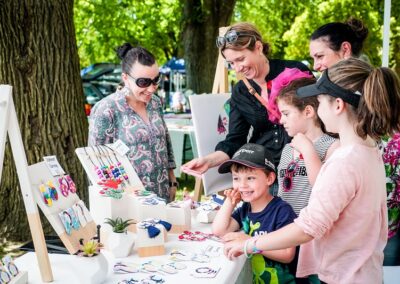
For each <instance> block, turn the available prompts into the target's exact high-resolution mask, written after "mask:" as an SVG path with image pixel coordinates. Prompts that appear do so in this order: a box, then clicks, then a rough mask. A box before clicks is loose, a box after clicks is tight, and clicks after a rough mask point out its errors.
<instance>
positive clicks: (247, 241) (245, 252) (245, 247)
mask: <svg viewBox="0 0 400 284" xmlns="http://www.w3.org/2000/svg"><path fill="white" fill-rule="evenodd" d="M250 240H251V238H250V239H247V240H246V241H245V242H244V247H243V253H244V255H245V256H246V258H251V254H248V253H247V246H248V244H249V242H250Z"/></svg>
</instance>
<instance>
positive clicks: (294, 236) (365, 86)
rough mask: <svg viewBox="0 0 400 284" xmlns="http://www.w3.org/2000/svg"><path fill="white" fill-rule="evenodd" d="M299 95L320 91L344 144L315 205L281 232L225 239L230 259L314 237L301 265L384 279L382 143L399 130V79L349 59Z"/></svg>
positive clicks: (325, 169)
mask: <svg viewBox="0 0 400 284" xmlns="http://www.w3.org/2000/svg"><path fill="white" fill-rule="evenodd" d="M296 94H297V95H298V96H299V97H302V98H304V97H311V96H317V97H318V101H319V106H318V115H319V117H320V118H321V120H322V121H323V123H324V125H325V127H326V130H327V131H329V132H333V133H339V136H340V147H339V148H338V149H336V150H335V152H334V153H333V154H332V156H331V157H330V158H329V159H328V160H327V161H326V162H325V164H324V165H323V166H322V168H321V170H320V172H319V174H318V176H317V179H316V181H315V184H314V187H313V190H312V193H311V197H310V200H309V204H308V205H307V207H305V208H303V209H302V210H301V211H300V215H299V217H298V218H297V219H295V220H294V223H292V224H289V225H287V226H285V227H283V228H281V229H279V230H277V231H275V232H272V233H269V234H266V235H263V236H261V237H259V238H253V239H252V240H251V241H249V242H250V245H247V246H245V242H244V241H243V240H233V241H231V242H227V243H225V247H224V253H225V255H226V256H227V257H228V258H229V259H233V258H234V257H237V256H238V255H240V254H242V253H243V251H244V250H245V251H246V253H251V252H254V251H256V252H257V251H260V250H261V251H270V250H278V249H283V248H288V247H293V246H294V245H299V244H302V243H306V242H309V241H312V245H313V247H314V249H313V250H312V252H313V254H312V255H310V256H309V257H308V258H307V259H305V260H304V261H303V262H299V265H298V269H299V268H301V269H303V270H304V271H308V274H318V277H319V279H320V280H321V281H323V282H326V283H382V281H383V269H382V264H383V249H384V247H385V245H386V242H387V237H388V221H387V205H386V188H385V180H386V177H385V170H384V164H383V160H382V155H381V153H380V150H379V148H378V146H377V143H376V142H377V141H378V140H379V139H380V137H382V136H383V135H385V134H391V133H394V132H399V130H400V80H399V78H398V77H397V75H396V74H395V73H394V72H393V71H392V70H391V69H389V68H385V67H381V68H373V67H371V66H370V65H369V64H368V63H366V62H363V61H361V60H358V59H355V58H350V59H347V60H341V61H339V62H338V63H337V64H335V65H334V66H332V67H331V68H329V69H327V70H326V71H325V72H324V73H323V74H322V76H321V78H320V79H319V80H318V82H317V83H316V84H314V85H310V86H306V87H302V88H299V89H298V90H297V92H296Z"/></svg>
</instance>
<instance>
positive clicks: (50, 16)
mask: <svg viewBox="0 0 400 284" xmlns="http://www.w3.org/2000/svg"><path fill="white" fill-rule="evenodd" d="M73 3H74V1H73V0H58V1H56V0H53V1H50V0H8V1H7V0H0V84H8V85H11V86H13V99H14V103H15V108H16V112H17V116H18V121H19V125H20V128H21V132H22V133H21V134H22V139H23V143H24V147H25V153H26V156H27V160H28V164H34V163H37V162H40V161H42V157H43V156H48V155H56V156H57V158H58V160H59V162H60V164H61V165H62V166H63V168H64V170H65V171H66V173H68V174H70V175H71V177H72V179H73V180H74V181H75V183H76V185H77V188H78V193H79V196H80V197H81V199H83V200H87V190H86V189H87V181H86V177H85V175H84V174H83V169H82V167H81V165H80V163H79V160H78V159H77V157H76V155H75V152H74V151H75V148H77V147H81V146H84V145H85V144H86V143H87V118H86V116H85V113H84V107H83V106H84V96H83V89H82V82H81V78H80V75H79V69H80V67H79V57H78V52H77V46H76V40H75V27H74V22H73ZM32 190H39V189H38V188H35V187H34V188H32ZM0 196H1V197H0V200H1V201H0V204H1V206H0V236H1V239H0V243H1V242H2V241H4V240H5V239H7V240H14V241H24V240H27V239H29V238H30V232H29V229H28V228H29V227H28V222H27V216H26V213H25V209H24V204H23V201H22V198H21V191H20V188H19V182H18V177H17V173H16V169H15V165H14V161H13V158H12V154H11V151H10V144H9V141H7V146H6V153H5V161H4V167H3V174H2V178H1V183H0ZM42 223H43V224H44V231H45V233H50V232H52V229H51V227H50V225H49V223H48V222H47V221H45V220H44V219H43V218H42Z"/></svg>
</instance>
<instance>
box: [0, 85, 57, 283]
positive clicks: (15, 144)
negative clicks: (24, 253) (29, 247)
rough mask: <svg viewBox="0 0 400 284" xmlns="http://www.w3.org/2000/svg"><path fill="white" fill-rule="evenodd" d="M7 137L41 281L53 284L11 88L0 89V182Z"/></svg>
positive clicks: (1, 86) (6, 86) (0, 87)
mask: <svg viewBox="0 0 400 284" xmlns="http://www.w3.org/2000/svg"><path fill="white" fill-rule="evenodd" d="M7 133H8V137H9V141H10V145H11V150H12V153H13V157H14V161H15V166H16V168H17V173H18V178H19V183H20V187H21V192H22V197H23V200H24V204H25V210H26V214H27V216H28V223H29V228H30V231H31V235H32V240H33V244H34V247H35V251H36V257H37V261H38V264H39V269H40V274H41V277H42V281H43V282H52V281H53V272H52V270H51V266H50V261H49V255H48V253H47V247H46V242H45V239H44V234H43V228H42V223H41V221H40V216H39V211H38V208H37V205H36V202H35V200H34V197H33V194H32V188H31V182H30V178H29V174H28V162H27V160H26V155H25V150H24V144H23V143H22V137H21V131H20V128H19V125H18V119H17V113H16V111H15V107H14V102H13V99H12V87H11V86H8V85H0V180H1V174H2V171H3V162H4V152H5V144H6V137H7Z"/></svg>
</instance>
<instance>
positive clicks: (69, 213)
mask: <svg viewBox="0 0 400 284" xmlns="http://www.w3.org/2000/svg"><path fill="white" fill-rule="evenodd" d="M58 216H60V219H61V222H62V223H63V225H64V228H65V232H66V233H67V234H68V235H71V231H72V229H75V230H79V228H80V223H79V219H78V217H77V216H76V215H75V212H74V210H73V209H72V208H68V209H67V210H64V211H62V212H60V213H58Z"/></svg>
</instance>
